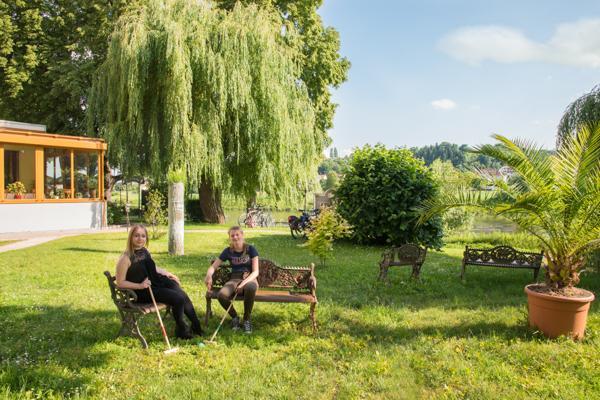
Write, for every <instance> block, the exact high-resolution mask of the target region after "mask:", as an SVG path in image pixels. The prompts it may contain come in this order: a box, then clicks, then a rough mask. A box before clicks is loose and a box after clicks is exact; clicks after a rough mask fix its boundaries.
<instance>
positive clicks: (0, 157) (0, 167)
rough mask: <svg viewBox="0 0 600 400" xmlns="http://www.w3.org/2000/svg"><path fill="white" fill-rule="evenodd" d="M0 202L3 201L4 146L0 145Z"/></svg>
mask: <svg viewBox="0 0 600 400" xmlns="http://www.w3.org/2000/svg"><path fill="white" fill-rule="evenodd" d="M0 201H4V145H3V144H2V143H0Z"/></svg>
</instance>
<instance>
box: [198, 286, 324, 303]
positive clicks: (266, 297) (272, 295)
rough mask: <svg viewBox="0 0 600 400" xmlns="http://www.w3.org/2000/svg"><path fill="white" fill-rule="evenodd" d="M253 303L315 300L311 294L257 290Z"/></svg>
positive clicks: (314, 301)
mask: <svg viewBox="0 0 600 400" xmlns="http://www.w3.org/2000/svg"><path fill="white" fill-rule="evenodd" d="M218 294H219V291H218V290H210V291H208V292H207V293H206V296H207V297H209V296H210V298H212V299H216V298H217V295H218ZM235 300H236V301H238V300H244V296H240V295H238V296H237V297H236V299H235ZM254 301H260V302H263V303H316V302H317V298H316V297H314V296H313V295H312V294H307V293H292V292H289V291H280V290H260V289H259V290H258V291H257V292H256V297H255V298H254Z"/></svg>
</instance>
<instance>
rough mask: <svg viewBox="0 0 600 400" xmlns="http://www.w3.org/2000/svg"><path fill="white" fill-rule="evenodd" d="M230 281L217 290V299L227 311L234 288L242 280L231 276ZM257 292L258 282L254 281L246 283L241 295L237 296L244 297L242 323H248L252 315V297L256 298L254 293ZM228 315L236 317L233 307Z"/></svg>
mask: <svg viewBox="0 0 600 400" xmlns="http://www.w3.org/2000/svg"><path fill="white" fill-rule="evenodd" d="M231 278H232V279H231V280H229V281H227V283H226V284H225V285H223V287H222V288H221V290H219V294H218V296H217V298H218V299H219V303H221V306H222V307H223V308H224V309H225V310H227V308H228V307H229V305H230V304H231V299H232V298H233V296H234V293H235V288H236V286H237V285H238V284H239V283H240V282H241V281H242V280H243V279H242V277H241V276H240V277H239V279H238V277H237V276H236V275H233V274H232V277H231ZM257 290H258V282H256V281H255V280H254V281H252V282H248V283H246V284H245V285H244V289H243V293H242V294H239V295H238V296H244V321H248V320H249V319H250V314H251V313H252V307H253V306H254V297H256V291H257ZM229 315H230V316H231V318H235V317H237V312H236V311H235V308H233V306H232V307H231V309H230V310H229Z"/></svg>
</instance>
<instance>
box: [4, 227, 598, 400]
mask: <svg viewBox="0 0 600 400" xmlns="http://www.w3.org/2000/svg"><path fill="white" fill-rule="evenodd" d="M247 237H248V239H249V241H250V242H251V243H253V244H255V245H256V246H257V248H258V250H259V252H260V253H261V256H263V257H266V258H270V259H273V260H275V261H277V262H279V263H284V264H290V265H302V264H307V263H309V262H311V261H313V260H314V259H313V257H311V256H310V254H309V253H308V252H307V251H306V250H305V249H303V248H299V247H298V242H297V241H294V240H292V239H291V238H290V237H289V236H286V235H280V234H268V233H264V232H263V233H260V232H252V231H249V232H248V233H247ZM185 240H186V253H187V254H186V256H183V257H170V256H168V255H167V254H166V239H165V238H163V239H162V240H160V241H157V242H154V243H151V246H150V250H151V251H152V252H153V254H154V256H155V258H156V260H157V262H158V264H159V265H160V266H163V267H165V268H167V269H169V270H171V271H173V272H175V273H177V274H178V275H179V276H180V278H181V279H182V281H183V284H184V287H185V289H186V290H187V291H188V293H189V294H190V296H191V298H192V300H193V302H194V304H195V305H196V307H197V309H198V311H199V313H200V315H201V316H202V317H203V316H204V310H205V303H204V299H203V295H204V286H203V285H201V280H202V277H203V276H204V274H205V272H206V269H207V267H208V263H209V261H210V259H211V258H213V257H214V256H215V255H217V254H218V253H219V251H220V250H221V249H222V248H223V247H224V246H225V243H226V235H225V234H221V233H210V232H206V233H203V232H200V233H189V232H188V233H187V234H186V238H185ZM124 244H125V234H99V235H88V236H80V237H71V238H64V239H61V240H57V241H53V242H49V243H46V244H43V245H40V246H37V247H33V248H29V249H24V250H19V251H12V252H7V253H2V254H0V268H1V270H2V279H0V397H6V398H44V399H47V398H48V399H52V398H67V397H68V398H104V399H179V398H181V399H192V398H194V399H196V398H197V399H201V398H209V399H236V398H240V399H241V398H244V399H333V398H335V399H355V398H372V399H379V398H380V399H414V398H423V399H429V398H439V399H462V398H469V399H527V398H531V399H594V398H600V335H599V334H598V332H599V330H600V314H599V312H598V311H599V309H598V306H597V305H596V304H594V305H593V306H592V309H591V312H590V318H589V322H588V333H587V336H586V338H585V339H584V340H583V341H582V342H579V343H574V342H572V341H569V340H567V339H559V340H547V339H545V338H543V337H541V336H540V335H539V334H538V333H536V332H534V331H531V330H529V329H528V327H527V323H526V319H527V313H526V299H525V295H524V293H523V286H524V285H525V284H527V283H529V282H530V281H531V278H532V273H531V271H510V270H503V269H492V268H488V269H485V268H476V267H473V268H471V269H470V270H468V271H467V280H466V281H465V283H461V281H460V279H459V278H458V273H459V266H460V257H461V253H462V245H460V244H451V245H450V246H449V247H447V248H445V249H444V252H434V251H431V252H430V253H429V254H428V256H427V261H426V263H425V265H424V267H423V270H422V278H421V280H420V281H413V280H411V279H409V271H408V268H403V269H398V268H396V269H393V270H391V271H390V274H389V276H390V282H389V284H388V285H386V284H382V283H379V282H377V281H376V277H377V273H378V267H377V262H378V261H379V257H380V254H381V248H375V247H358V246H353V245H350V244H340V245H337V246H336V249H335V259H334V260H332V261H331V262H330V263H329V264H328V265H327V266H325V267H318V269H317V278H318V290H317V291H318V297H319V306H318V308H317V315H318V321H319V324H320V330H319V332H318V333H317V334H316V335H313V333H312V331H311V328H310V323H309V321H308V306H307V305H302V304H265V303H257V304H256V306H255V311H254V325H255V331H254V333H253V334H252V335H251V336H245V335H244V334H241V333H235V332H232V331H231V330H230V329H229V327H228V326H227V325H226V326H225V327H224V329H223V330H222V332H221V333H220V334H219V337H218V341H219V345H218V346H214V347H199V346H198V345H197V343H198V342H199V339H197V340H194V341H191V342H181V341H175V343H176V345H177V346H179V348H180V350H179V352H178V353H176V354H174V355H171V356H164V355H163V354H162V351H163V350H164V349H165V345H164V343H163V342H162V338H161V335H160V331H159V329H158V326H157V324H156V321H155V319H154V317H153V316H147V317H146V318H144V322H143V324H142V331H143V332H144V333H145V335H146V337H147V339H148V341H149V343H150V349H149V350H146V351H144V350H142V349H141V348H140V346H139V343H138V341H137V340H136V339H133V338H119V339H116V340H115V338H114V337H115V334H116V333H117V331H118V329H119V318H118V315H117V311H116V308H115V307H114V305H113V303H112V301H111V299H110V295H109V291H108V286H107V283H106V278H105V277H104V276H103V274H102V271H104V270H106V269H108V270H110V271H114V262H115V261H116V259H117V257H118V255H119V253H120V251H121V250H122V248H123V247H124ZM580 286H581V287H584V288H587V289H590V290H592V291H596V292H599V289H600V277H599V276H598V275H597V274H590V275H585V276H583V279H582V283H581V285H580ZM238 307H239V308H240V309H241V307H242V306H241V304H238ZM215 310H216V317H213V318H212V319H211V322H210V326H209V330H210V331H211V332H212V330H214V329H215V328H216V325H217V322H218V319H219V317H221V316H222V315H223V311H222V310H221V309H220V308H219V307H218V305H215ZM168 331H169V332H172V331H173V322H172V320H169V321H168Z"/></svg>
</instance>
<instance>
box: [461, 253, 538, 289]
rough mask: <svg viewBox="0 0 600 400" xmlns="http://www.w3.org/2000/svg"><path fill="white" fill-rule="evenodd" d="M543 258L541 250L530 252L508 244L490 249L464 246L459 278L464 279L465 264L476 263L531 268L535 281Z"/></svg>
mask: <svg viewBox="0 0 600 400" xmlns="http://www.w3.org/2000/svg"><path fill="white" fill-rule="evenodd" d="M543 259H544V251H543V250H542V251H541V252H539V253H531V252H527V251H519V250H516V249H514V248H513V247H510V246H496V247H494V248H491V249H476V248H472V247H469V246H466V247H465V252H464V253H463V260H462V271H461V274H460V279H464V277H465V269H466V266H467V265H478V266H482V267H498V268H512V269H532V270H533V280H534V281H535V280H537V277H538V274H539V272H540V268H541V266H542V260H543Z"/></svg>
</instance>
